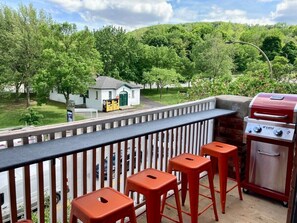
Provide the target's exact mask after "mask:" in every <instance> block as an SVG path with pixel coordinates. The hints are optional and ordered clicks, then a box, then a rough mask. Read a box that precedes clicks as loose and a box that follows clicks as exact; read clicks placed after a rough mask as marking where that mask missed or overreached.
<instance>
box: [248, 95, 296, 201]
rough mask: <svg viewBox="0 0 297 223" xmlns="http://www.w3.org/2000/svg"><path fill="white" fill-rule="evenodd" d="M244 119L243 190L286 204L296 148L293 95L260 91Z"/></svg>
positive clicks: (294, 98)
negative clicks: (245, 151) (245, 144)
mask: <svg viewBox="0 0 297 223" xmlns="http://www.w3.org/2000/svg"><path fill="white" fill-rule="evenodd" d="M249 107H250V111H249V117H246V118H245V124H246V128H245V137H246V143H247V157H246V161H247V162H246V172H245V180H244V181H243V183H242V186H243V188H244V189H245V190H247V191H248V190H251V191H254V192H256V193H259V194H262V195H264V196H268V197H271V198H274V199H277V200H280V201H283V202H284V204H287V202H288V198H289V192H290V181H291V174H292V167H293V156H294V154H295V150H296V125H297V95H292V94H274V93H260V94H258V95H257V96H256V97H255V98H253V100H252V101H251V103H250V106H249Z"/></svg>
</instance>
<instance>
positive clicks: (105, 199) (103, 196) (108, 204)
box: [70, 187, 136, 223]
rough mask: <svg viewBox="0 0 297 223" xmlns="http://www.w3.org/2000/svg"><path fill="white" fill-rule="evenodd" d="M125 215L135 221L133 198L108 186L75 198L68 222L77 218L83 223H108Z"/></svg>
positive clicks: (75, 220) (71, 222)
mask: <svg viewBox="0 0 297 223" xmlns="http://www.w3.org/2000/svg"><path fill="white" fill-rule="evenodd" d="M125 217H129V218H130V222H131V223H136V216H135V209H134V204H133V200H132V199H131V198H129V197H127V196H126V195H124V194H122V193H120V192H118V191H116V190H114V189H112V188H110V187H106V188H102V189H100V190H97V191H94V192H91V193H88V194H86V195H83V196H81V197H78V198H75V199H74V200H73V201H72V203H71V213H70V223H74V222H75V223H76V222H77V219H79V220H81V221H82V222H84V223H95V222H96V223H109V222H116V221H117V220H120V219H123V218H125Z"/></svg>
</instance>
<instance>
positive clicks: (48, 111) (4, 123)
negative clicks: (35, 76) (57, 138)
mask: <svg viewBox="0 0 297 223" xmlns="http://www.w3.org/2000/svg"><path fill="white" fill-rule="evenodd" d="M32 108H33V109H34V110H36V111H38V113H40V114H42V115H43V117H44V118H43V119H42V123H41V124H40V125H50V124H57V123H64V122H66V108H65V104H63V103H58V102H52V101H50V102H49V103H48V104H47V105H42V106H37V105H36V103H35V102H32ZM0 111H1V112H0V128H12V127H19V126H22V125H23V123H20V122H19V119H20V118H21V115H22V113H24V112H26V101H25V99H23V98H21V99H20V101H19V102H14V100H13V99H2V100H1V101H0ZM75 119H76V120H81V119H83V117H82V116H76V117H75Z"/></svg>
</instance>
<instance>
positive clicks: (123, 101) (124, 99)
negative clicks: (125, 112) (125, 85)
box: [120, 91, 128, 106]
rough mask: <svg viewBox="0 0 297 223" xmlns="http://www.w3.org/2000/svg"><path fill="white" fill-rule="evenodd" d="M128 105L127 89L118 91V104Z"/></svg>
mask: <svg viewBox="0 0 297 223" xmlns="http://www.w3.org/2000/svg"><path fill="white" fill-rule="evenodd" d="M126 105H128V93H127V91H122V92H121V93H120V106H126Z"/></svg>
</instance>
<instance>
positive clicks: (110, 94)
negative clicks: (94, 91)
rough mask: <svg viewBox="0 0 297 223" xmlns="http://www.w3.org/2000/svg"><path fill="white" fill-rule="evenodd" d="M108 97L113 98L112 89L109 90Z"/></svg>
mask: <svg viewBox="0 0 297 223" xmlns="http://www.w3.org/2000/svg"><path fill="white" fill-rule="evenodd" d="M108 98H109V99H112V91H109V92H108Z"/></svg>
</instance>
